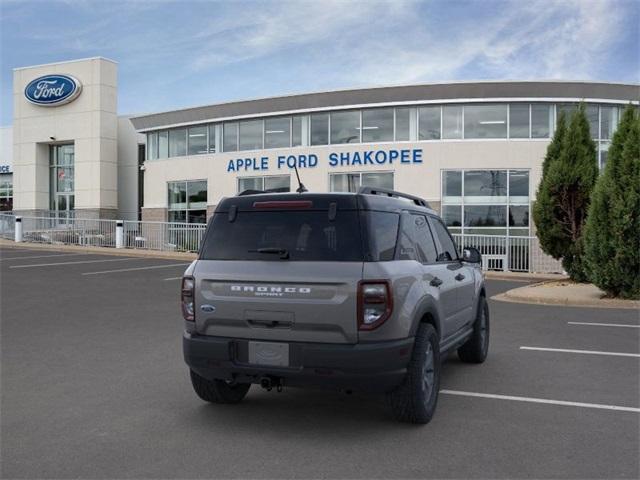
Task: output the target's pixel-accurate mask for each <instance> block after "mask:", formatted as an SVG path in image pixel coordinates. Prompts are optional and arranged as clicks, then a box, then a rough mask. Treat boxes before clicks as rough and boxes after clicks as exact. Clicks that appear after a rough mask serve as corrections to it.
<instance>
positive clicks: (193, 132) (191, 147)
mask: <svg viewBox="0 0 640 480" xmlns="http://www.w3.org/2000/svg"><path fill="white" fill-rule="evenodd" d="M208 130H209V129H208V128H207V127H206V126H202V127H191V128H189V135H188V137H187V143H188V148H187V152H188V154H189V155H201V154H203V153H207V152H208V150H209V147H208V143H209V142H208V139H207V135H208Z"/></svg>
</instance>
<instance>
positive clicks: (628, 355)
mask: <svg viewBox="0 0 640 480" xmlns="http://www.w3.org/2000/svg"><path fill="white" fill-rule="evenodd" d="M520 350H536V351H539V352H561V353H584V354H587V355H610V356H612V357H636V358H639V357H640V353H623V352H600V351H597V350H570V349H566V348H542V347H520Z"/></svg>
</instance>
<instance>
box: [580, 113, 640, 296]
mask: <svg viewBox="0 0 640 480" xmlns="http://www.w3.org/2000/svg"><path fill="white" fill-rule="evenodd" d="M585 261H586V267H587V274H588V276H589V279H590V280H591V281H592V282H593V283H594V284H595V285H597V286H598V287H599V288H601V289H602V290H604V291H605V292H607V293H608V294H609V295H612V296H620V297H623V298H640V118H638V114H637V112H636V110H635V109H634V108H633V107H632V106H629V107H627V108H626V109H625V111H624V113H623V115H622V119H621V121H620V124H619V125H618V128H617V130H616V133H615V134H614V136H613V139H612V142H611V146H610V147H609V156H608V161H607V164H606V166H605V170H604V173H603V174H602V175H601V176H600V178H599V179H598V182H597V183H596V187H595V189H594V192H593V197H592V200H591V206H590V208H589V216H588V218H587V225H586V227H585Z"/></svg>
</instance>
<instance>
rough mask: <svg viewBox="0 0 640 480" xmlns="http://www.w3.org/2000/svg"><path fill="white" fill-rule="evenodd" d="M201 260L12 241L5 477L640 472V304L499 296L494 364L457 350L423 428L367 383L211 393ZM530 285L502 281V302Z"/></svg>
mask: <svg viewBox="0 0 640 480" xmlns="http://www.w3.org/2000/svg"><path fill="white" fill-rule="evenodd" d="M186 266H187V262H181V261H177V260H161V259H154V258H126V257H113V256H106V255H99V254H70V253H69V252H68V251H65V252H55V251H42V250H31V249H28V248H22V247H20V248H13V247H12V248H1V249H0V275H1V277H0V300H1V311H0V313H1V325H0V326H1V330H0V334H1V347H2V352H1V360H2V362H1V379H0V381H1V400H2V403H1V410H0V427H1V432H0V434H1V440H2V441H1V451H0V458H1V468H2V471H1V473H2V475H1V476H2V478H213V477H223V478H229V477H236V478H237V477H242V478H248V477H250V478H345V477H346V478H638V477H639V476H640V466H639V460H638V452H639V451H640V439H639V432H640V398H639V395H640V394H639V392H640V346H639V343H640V328H638V326H639V325H640V320H639V318H638V312H636V311H632V310H615V309H584V308H574V307H552V306H539V305H524V304H513V303H504V302H496V301H493V300H490V309H491V329H492V331H491V346H490V353H489V358H488V359H487V361H486V362H485V363H484V364H483V365H467V364H462V363H461V362H459V361H458V360H457V357H456V356H455V355H453V354H452V355H449V357H448V358H447V360H446V361H445V364H444V371H443V378H442V385H441V388H442V389H443V392H442V394H441V396H440V399H439V404H438V410H437V412H436V415H435V417H434V419H433V420H432V422H431V423H430V424H428V425H426V426H414V425H406V424H401V423H396V422H395V421H394V420H393V419H392V418H391V415H390V414H389V412H388V410H387V408H386V405H385V402H384V399H383V398H382V397H379V396H366V395H362V394H358V393H354V394H353V395H346V394H341V393H335V392H329V391H321V390H298V389H292V388H290V389H285V390H284V391H283V392H282V393H276V392H275V391H273V392H266V391H263V390H261V389H260V388H258V387H256V386H253V387H252V389H251V391H250V392H249V395H248V396H247V398H246V399H245V401H244V402H243V403H242V404H240V405H235V406H225V405H208V404H205V403H204V402H202V401H201V400H199V399H198V398H197V397H196V396H195V394H194V393H193V391H192V389H191V385H190V382H189V379H188V371H187V368H186V366H185V365H184V363H183V360H182V351H181V331H182V320H181V317H180V311H179V305H178V288H179V280H178V278H179V277H180V275H181V273H182V271H183V270H184V269H185V268H186ZM522 285H523V284H522V283H515V282H507V281H497V280H491V281H488V290H489V295H495V294H496V293H499V292H502V291H505V290H507V289H510V288H514V287H516V286H522ZM594 324H604V325H594ZM614 325H615V326H614ZM619 407H625V408H627V410H624V409H619Z"/></svg>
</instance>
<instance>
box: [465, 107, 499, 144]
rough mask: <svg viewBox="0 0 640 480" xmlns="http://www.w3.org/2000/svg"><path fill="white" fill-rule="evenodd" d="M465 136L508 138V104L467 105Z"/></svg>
mask: <svg viewBox="0 0 640 480" xmlns="http://www.w3.org/2000/svg"><path fill="white" fill-rule="evenodd" d="M464 138H507V104H506V103H501V104H495V105H491V104H488V105H467V106H465V107H464Z"/></svg>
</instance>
